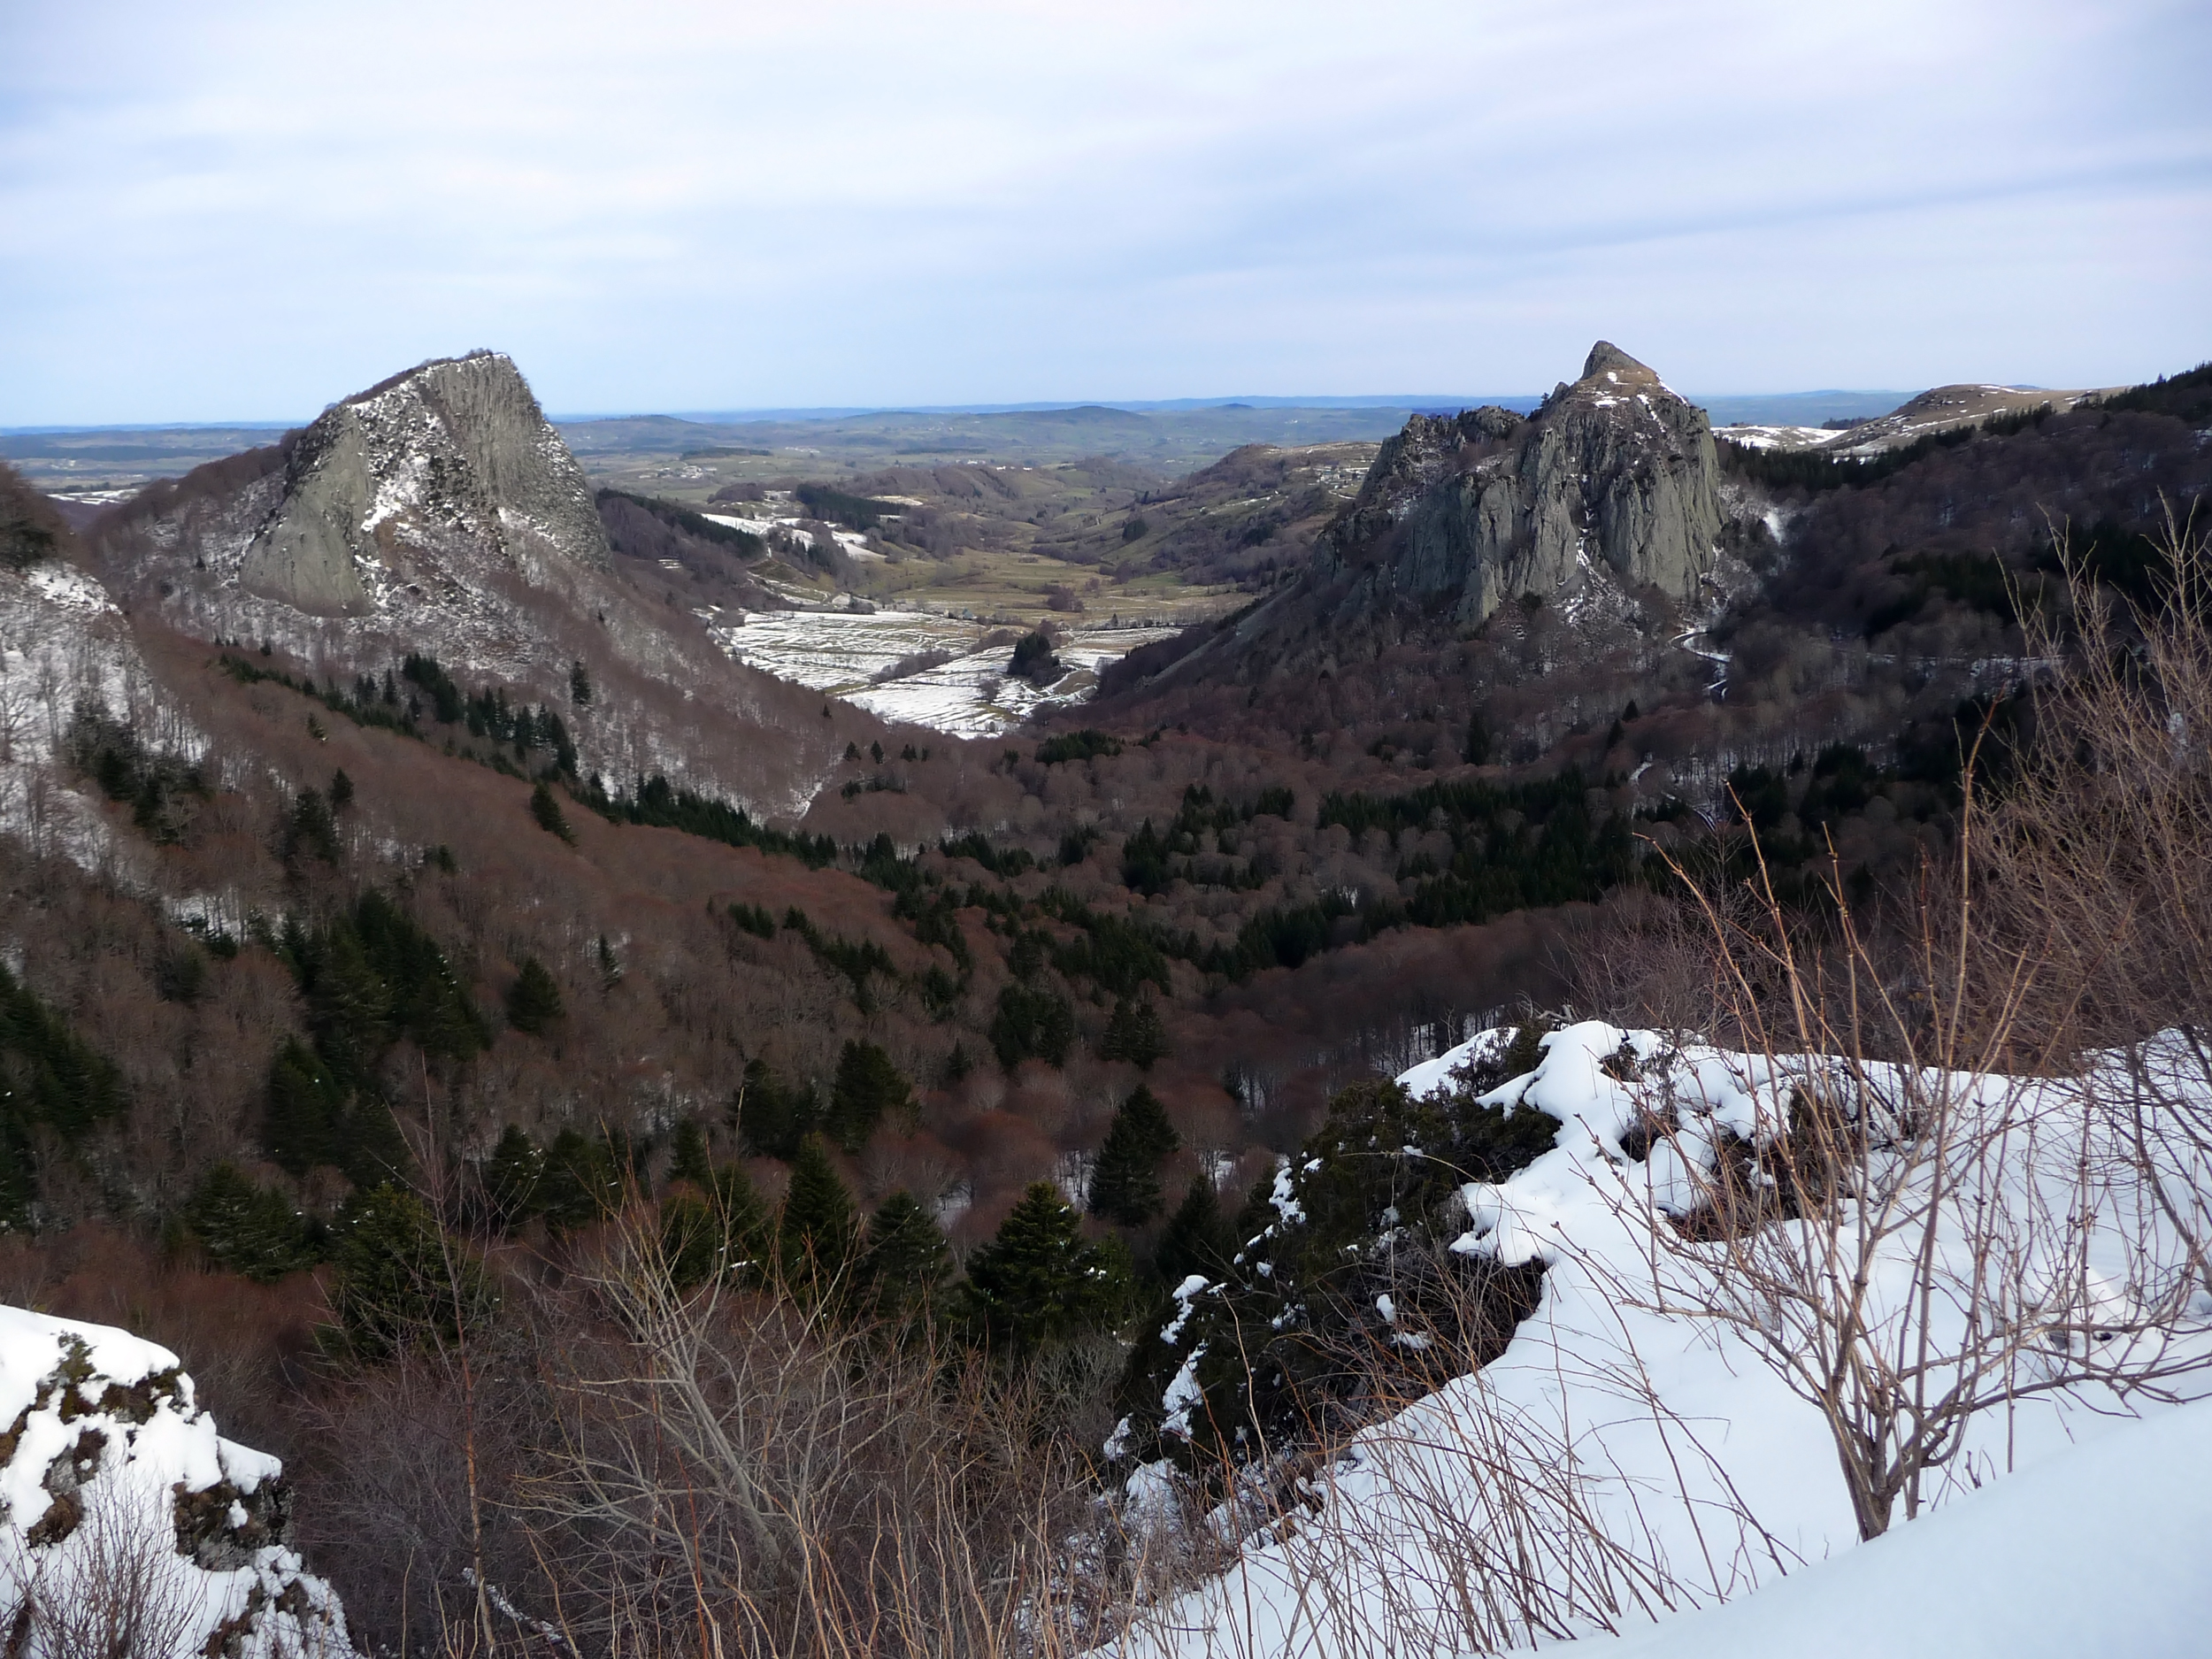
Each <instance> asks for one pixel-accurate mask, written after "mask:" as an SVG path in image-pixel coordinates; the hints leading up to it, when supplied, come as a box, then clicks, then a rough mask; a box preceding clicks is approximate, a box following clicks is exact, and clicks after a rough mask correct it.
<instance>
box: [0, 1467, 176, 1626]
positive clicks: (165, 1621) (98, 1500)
mask: <svg viewBox="0 0 2212 1659" xmlns="http://www.w3.org/2000/svg"><path fill="white" fill-rule="evenodd" d="M87 1496H88V1500H89V1501H88V1502H86V1503H85V1506H84V1513H83V1518H82V1519H81V1520H80V1521H79V1522H78V1524H77V1525H76V1528H75V1529H74V1530H73V1532H71V1533H70V1534H69V1535H68V1537H67V1538H66V1540H64V1541H63V1542H62V1543H61V1544H58V1545H56V1546H53V1547H50V1548H45V1549H31V1548H27V1547H26V1545H25V1540H24V1539H23V1537H22V1534H21V1533H20V1532H17V1533H16V1534H15V1536H14V1537H13V1538H12V1539H10V1540H8V1543H7V1545H6V1546H5V1547H4V1548H0V1630H4V1631H5V1632H6V1635H5V1640H6V1643H7V1652H8V1654H9V1655H10V1659H173V1656H174V1655H177V1654H179V1653H181V1652H183V1651H184V1650H185V1647H186V1644H187V1642H188V1640H189V1638H190V1637H191V1636H192V1635H193V1634H194V1633H195V1632H194V1624H195V1619H196V1615H198V1614H199V1612H200V1597H199V1594H198V1591H197V1587H196V1586H195V1585H193V1584H192V1583H191V1582H190V1581H189V1579H188V1577H187V1573H188V1565H189V1563H188V1562H186V1561H185V1560H184V1559H183V1558H181V1557H180V1555H178V1553H177V1540H176V1535H175V1532H174V1530H173V1528H172V1527H171V1526H170V1525H169V1524H168V1517H167V1516H166V1514H165V1512H164V1508H163V1505H162V1502H161V1498H162V1497H163V1496H165V1494H153V1493H145V1492H131V1491H128V1490H127V1489H125V1488H122V1487H120V1486H119V1485H118V1480H117V1478H116V1477H113V1476H111V1477H110V1478H108V1479H103V1480H100V1481H98V1482H97V1483H96V1484H95V1485H94V1486H92V1488H91V1490H90V1492H89V1493H88V1494H87Z"/></svg>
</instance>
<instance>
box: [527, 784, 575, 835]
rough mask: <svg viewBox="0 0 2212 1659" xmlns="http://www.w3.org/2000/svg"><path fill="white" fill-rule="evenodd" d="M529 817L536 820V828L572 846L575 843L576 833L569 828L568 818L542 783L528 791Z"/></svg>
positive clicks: (549, 790)
mask: <svg viewBox="0 0 2212 1659" xmlns="http://www.w3.org/2000/svg"><path fill="white" fill-rule="evenodd" d="M530 816H531V817H532V818H535V819H536V820H537V824H538V827H539V828H540V829H541V830H543V831H544V832H545V833H547V834H549V835H557V836H559V837H560V838H561V839H562V840H563V841H567V842H569V843H571V844H573V843H574V842H575V840H576V832H575V831H574V830H572V829H571V828H569V826H568V818H567V817H566V815H565V814H564V813H563V812H562V810H561V803H559V802H558V801H556V800H555V799H554V798H553V791H552V790H551V789H549V788H548V787H546V786H545V785H544V784H543V783H540V784H539V785H538V787H536V788H534V789H533V790H531V791H530Z"/></svg>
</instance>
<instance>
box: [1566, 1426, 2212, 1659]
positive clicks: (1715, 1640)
mask: <svg viewBox="0 0 2212 1659" xmlns="http://www.w3.org/2000/svg"><path fill="white" fill-rule="evenodd" d="M2208 1472H2212V1403H2208V1402H2196V1403H2193V1404H2190V1405H2185V1406H2183V1407H2181V1408H2179V1409H2177V1410H2172V1411H2169V1412H2167V1413H2165V1414H2164V1415H2163V1416H2162V1417H2157V1418H2155V1419H2154V1420H2152V1421H2150V1422H2147V1423H2124V1424H2121V1425H2117V1426H2116V1427H2115V1428H2114V1429H2112V1430H2111V1432H2108V1433H2107V1434H2105V1435H2104V1436H2103V1437H2102V1438H2101V1439H2099V1440H2093V1441H2091V1442H2090V1443H2089V1444H2087V1445H2085V1446H2079V1447H2076V1448H2073V1449H2071V1450H2070V1451H2065V1452H2062V1453H2060V1454H2059V1455H2056V1456H2055V1457H2053V1458H2051V1459H2049V1460H2048V1461H2047V1462H2046V1463H2039V1464H2038V1465H2037V1466H2036V1467H2034V1468H2032V1469H2029V1470H2024V1471H2022V1472H2021V1473H2020V1474H2019V1475H2017V1476H2016V1477H2014V1478H2012V1479H2007V1480H2001V1481H1998V1482H1997V1483H1996V1484H1995V1485H1993V1486H1988V1487H1986V1488H1985V1489H1983V1490H1982V1491H1979V1492H1971V1493H1967V1494H1962V1496H1961V1497H1960V1498H1959V1499H1958V1500H1957V1502H1955V1503H1953V1504H1951V1505H1950V1506H1949V1507H1947V1508H1946V1509H1941V1510H1939V1511H1938V1512H1936V1513H1935V1514H1933V1515H1930V1516H1926V1517H1923V1518H1922V1519H1920V1520H1918V1521H1916V1522H1914V1523H1913V1524H1912V1525H1910V1526H1907V1527H1903V1528H1901V1529H1898V1530H1896V1531H1893V1532H1889V1533H1887V1534H1886V1535H1884V1536H1883V1537H1880V1538H1878V1539H1876V1540H1873V1541H1872V1542H1871V1543H1868V1544H1863V1545H1861V1546H1860V1547H1859V1548H1856V1549H1854V1550H1851V1551H1849V1552H1848V1553H1847V1554H1844V1555H1839V1556H1837V1557H1836V1558H1835V1559H1833V1560H1832V1561H1824V1562H1820V1563H1816V1564H1815V1565H1813V1566H1811V1567H1808V1568H1806V1569H1804V1570H1803V1571H1799V1572H1795V1573H1793V1574H1792V1575H1791V1576H1790V1577H1789V1578H1786V1579H1784V1580H1783V1581H1782V1582H1780V1583H1779V1584H1775V1585H1770V1586H1768V1587H1767V1588H1765V1589H1763V1590H1760V1591H1759V1592H1757V1593H1756V1594H1753V1595H1748V1596H1746V1597H1745V1598H1744V1599H1743V1600H1742V1601H1736V1602H1732V1603H1731V1604H1729V1605H1728V1606H1725V1607H1717V1608H1712V1609H1708V1610H1706V1611H1703V1612H1697V1613H1685V1614H1682V1615H1679V1616H1678V1617H1673V1618H1669V1619H1665V1620H1663V1621H1662V1622H1661V1623H1660V1624H1657V1625H1655V1626H1654V1627H1652V1628H1651V1629H1649V1630H1647V1631H1643V1632H1638V1633H1637V1634H1635V1635H1632V1636H1629V1637H1625V1638H1623V1639H1619V1640H1614V1639H1611V1638H1598V1639H1594V1640H1591V1641H1589V1642H1588V1643H1587V1644H1586V1646H1587V1647H1589V1649H1590V1653H1591V1659H1773V1656H1774V1655H1788V1656H1789V1659H1868V1655H1877V1654H1878V1655H1882V1656H1883V1659H1984V1655H1986V1659H2032V1656H2033V1655H2046V1654H2049V1655H2060V1654H2063V1655H2069V1659H2072V1656H2074V1655H2082V1656H2083V1659H2086V1655H2094V1654H2125V1655H2129V1659H2192V1656H2193V1655H2200V1654H2202V1653H2203V1652H2204V1651H2205V1650H2206V1648H2207V1647H2208V1646H2212V1572H2207V1571H2205V1553H2206V1543H2207V1540H2212V1480H2208V1479H2206V1476H2207V1474H2208Z"/></svg>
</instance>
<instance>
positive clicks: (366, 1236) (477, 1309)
mask: <svg viewBox="0 0 2212 1659" xmlns="http://www.w3.org/2000/svg"><path fill="white" fill-rule="evenodd" d="M338 1231H339V1245H338V1250H337V1268H338V1271H337V1272H336V1273H335V1275H334V1276H333V1278H332V1280H331V1292H330V1309H331V1312H332V1313H333V1315H334V1316H335V1317H336V1320H337V1329H336V1333H335V1334H336V1338H337V1342H338V1345H339V1346H340V1347H341V1348H343V1349H344V1350H345V1351H346V1352H348V1353H350V1354H351V1355H353V1356H355V1357H356V1358H357V1359H365V1360H380V1359H387V1358H389V1357H390V1356H392V1355H393V1354H394V1353H396V1351H398V1350H399V1349H400V1348H405V1347H408V1346H410V1345H411V1344H414V1343H418V1342H435V1343H443V1342H450V1341H453V1340H457V1338H458V1337H459V1335H460V1333H461V1330H462V1327H463V1326H464V1325H468V1326H469V1327H471V1328H474V1327H475V1326H477V1325H480V1324H481V1323H482V1322H483V1321H484V1320H485V1319H487V1318H488V1317H489V1316H490V1313H491V1311H492V1308H493V1297H492V1294H491V1292H490V1289H489V1287H488V1286H487V1284H486V1283H485V1280H484V1276H483V1269H482V1267H481V1265H480V1263H478V1262H477V1261H476V1259H475V1258H474V1257H473V1256H470V1255H469V1254H468V1253H467V1252H466V1251H465V1250H463V1249H462V1248H461V1247H460V1246H459V1245H458V1244H457V1243H455V1242H453V1241H452V1240H448V1239H445V1238H443V1237H442V1235H441V1234H440V1233H439V1230H438V1224H437V1222H436V1220H435V1218H434V1217H432V1215H431V1213H430V1210H429V1207H428V1206H427V1205H426V1204H425V1203H424V1202H422V1200H421V1199H419V1198H418V1197H416V1196H415V1195H414V1194H412V1193H410V1192H405V1191H403V1190H402V1189H401V1188H399V1187H393V1186H389V1185H386V1186H383V1187H377V1188H375V1189H374V1190H373V1191H371V1192H366V1193H359V1194H355V1195H354V1197H353V1198H352V1199H349V1201H348V1202H347V1203H346V1205H345V1208H344V1209H343V1210H341V1211H340V1212H339V1217H338ZM456 1287H458V1292H459V1294H458V1295H456V1294H455V1292H456Z"/></svg>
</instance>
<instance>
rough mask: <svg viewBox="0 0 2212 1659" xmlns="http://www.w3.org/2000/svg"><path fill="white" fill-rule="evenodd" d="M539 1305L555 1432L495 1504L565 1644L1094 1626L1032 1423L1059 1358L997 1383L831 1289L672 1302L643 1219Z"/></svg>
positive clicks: (1071, 1531) (975, 1636)
mask: <svg viewBox="0 0 2212 1659" xmlns="http://www.w3.org/2000/svg"><path fill="white" fill-rule="evenodd" d="M549 1297H550V1299H549V1301H548V1302H546V1303H545V1304H544V1306H543V1307H542V1308H541V1309H540V1310H539V1317H541V1318H542V1319H543V1320H544V1324H545V1330H546V1333H547V1335H548V1338H549V1351H548V1353H547V1356H546V1361H545V1363H546V1367H547V1370H548V1373H549V1378H550V1381H551V1386H553V1388H554V1390H555V1393H556V1395H557V1402H558V1404H557V1423H558V1431H557V1439H556V1440H554V1441H553V1442H552V1443H551V1444H550V1445H549V1447H548V1448H546V1449H545V1455H544V1458H543V1461H542V1463H541V1466H540V1468H539V1470H538V1471H537V1472H536V1473H535V1474H534V1477H533V1478H532V1479H530V1480H528V1481H527V1482H526V1484H525V1486H524V1488H523V1492H522V1495H521V1498H520V1501H519V1504H518V1514H519V1516H520V1517H521V1518H522V1520H523V1521H524V1523H525V1524H526V1525H527V1526H528V1527H529V1528H530V1529H531V1533H532V1537H533V1539H534V1542H535V1546H536V1548H537V1550H538V1553H539V1559H540V1564H541V1576H542V1578H543V1579H544V1580H545V1583H546V1586H547V1588H548V1594H549V1600H550V1601H551V1603H552V1604H553V1605H554V1607H555V1608H556V1609H557V1613H556V1617H557V1622H558V1624H559V1625H560V1627H561V1629H562V1630H563V1631H564V1632H566V1633H567V1637H568V1640H571V1641H572V1642H575V1643H578V1644H580V1645H581V1646H583V1647H596V1646H600V1645H607V1646H621V1647H626V1648H628V1649H630V1650H633V1651H641V1652H651V1653H661V1652H668V1651H682V1652H685V1653H707V1652H712V1653H716V1654H725V1655H754V1654H757V1655H771V1654H772V1655H838V1656H840V1659H841V1656H842V1655H900V1656H901V1659H904V1656H906V1655H1015V1654H1021V1655H1052V1654H1057V1653H1063V1652H1072V1651H1074V1649H1075V1648H1076V1647H1078V1646H1079V1645H1080V1644H1079V1640H1078V1638H1079V1632H1083V1631H1085V1630H1095V1629H1098V1628H1101V1627H1102V1619H1103V1618H1104V1617H1105V1609H1103V1608H1102V1605H1101V1603H1100V1599H1099V1597H1098V1595H1097V1594H1096V1591H1095V1588H1094V1583H1093V1580H1094V1569H1095V1565H1096V1563H1098V1562H1099V1561H1101V1560H1102V1559H1104V1558H1105V1557H1106V1556H1107V1555H1110V1553H1111V1551H1110V1545H1109V1544H1108V1543H1107V1542H1106V1541H1105V1540H1100V1539H1097V1538H1095V1537H1094V1536H1092V1533H1093V1532H1094V1522H1093V1521H1092V1519H1091V1518H1090V1517H1092V1516H1093V1515H1094V1509H1093V1507H1092V1506H1091V1505H1089V1504H1088V1503H1087V1502H1085V1501H1084V1500H1083V1498H1082V1497H1081V1494H1080V1485H1081V1482H1082V1479H1083V1477H1084V1476H1085V1474H1086V1472H1087V1471H1086V1470H1085V1468H1084V1466H1083V1464H1082V1463H1081V1461H1080V1460H1079V1459H1078V1458H1076V1457H1074V1456H1073V1455H1071V1452H1070V1451H1069V1449H1068V1447H1069V1442H1068V1440H1067V1438H1066V1437H1065V1436H1064V1435H1059V1434H1056V1433H1054V1432H1053V1430H1054V1428H1055V1426H1056V1418H1057V1417H1058V1416H1059V1415H1061V1414H1062V1413H1064V1411H1065V1409H1067V1400H1066V1396H1065V1393H1064V1391H1063V1390H1062V1389H1056V1388H1054V1387H1052V1386H1049V1385H1050V1384H1052V1383H1053V1382H1054V1381H1056V1380H1057V1381H1058V1382H1060V1383H1062V1384H1063V1385H1066V1384H1067V1383H1069V1382H1071V1381H1072V1382H1074V1383H1077V1384H1093V1383H1094V1382H1095V1380H1096V1379H1087V1377H1086V1376H1084V1375H1083V1374H1082V1373H1083V1367H1081V1366H1080V1365H1078V1366H1077V1372H1076V1374H1075V1375H1074V1376H1073V1377H1072V1378H1060V1379H1054V1378H1052V1377H1050V1376H1046V1377H1044V1378H1042V1379H1040V1378H1038V1377H1036V1376H1033V1375H1030V1376H1020V1375H1014V1374H1010V1373H1008V1372H1006V1371H1002V1370H999V1369H995V1368H994V1367H993V1366H991V1365H990V1364H989V1363H987V1362H985V1361H983V1360H981V1359H979V1358H977V1357H974V1356H967V1355H964V1354H961V1353H959V1352H956V1351H955V1350H952V1349H950V1348H947V1347H943V1346H940V1345H939V1344H937V1343H936V1342H934V1341H933V1340H931V1339H930V1338H929V1336H928V1334H927V1333H926V1331H925V1332H915V1331H913V1330H909V1331H908V1332H907V1333H906V1335H905V1340H899V1338H898V1336H897V1335H896V1334H895V1333H892V1332H890V1331H889V1330H887V1329H884V1328H879V1327H876V1326H872V1325H852V1324H843V1323H840V1322H839V1321H837V1320H836V1319H835V1318H833V1317H831V1315H830V1314H829V1313H828V1312H827V1311H826V1310H827V1309H829V1308H830V1307H831V1306H833V1303H834V1300H835V1299H834V1298H825V1299H824V1300H823V1301H822V1302H821V1303H820V1304H819V1305H818V1307H817V1308H816V1309H815V1310H802V1309H799V1308H797V1307H795V1306H794V1305H793V1304H792V1303H790V1302H787V1301H786V1302H777V1301H773V1300H771V1299H769V1298H765V1297H759V1298H757V1297H753V1296H750V1295H746V1294H740V1293H737V1292H735V1291H732V1290H727V1289H720V1288H716V1287H713V1286H710V1287H708V1288H706V1289H703V1290H702V1291H699V1292H696V1293H693V1294H684V1293H681V1292H679V1291H678V1290H676V1289H675V1288H674V1286H672V1284H671V1282H670V1279H669V1277H668V1274H667V1271H666V1264H665V1263H664V1262H663V1261H662V1260H661V1259H660V1249H659V1245H658V1239H657V1233H656V1232H655V1231H654V1230H653V1229H652V1228H651V1227H650V1226H649V1225H645V1224H644V1223H643V1222H642V1221H633V1222H625V1223H622V1224H618V1226H617V1227H616V1228H615V1229H614V1230H613V1233H612V1235H611V1237H610V1239H609V1240H608V1241H607V1244H606V1247H605V1248H604V1250H603V1253H602V1254H601V1256H599V1258H598V1259H597V1260H596V1261H595V1262H594V1263H591V1264H590V1265H589V1266H588V1270H587V1271H583V1272H580V1273H579V1274H578V1275H577V1276H576V1277H575V1278H574V1279H571V1280H570V1281H569V1282H568V1283H567V1284H566V1285H565V1286H563V1287H562V1288H561V1289H560V1290H559V1291H558V1292H557V1293H549ZM1075 1392H1077V1393H1081V1392H1083V1390H1082V1388H1080V1387H1079V1388H1077V1389H1076V1390H1075Z"/></svg>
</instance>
